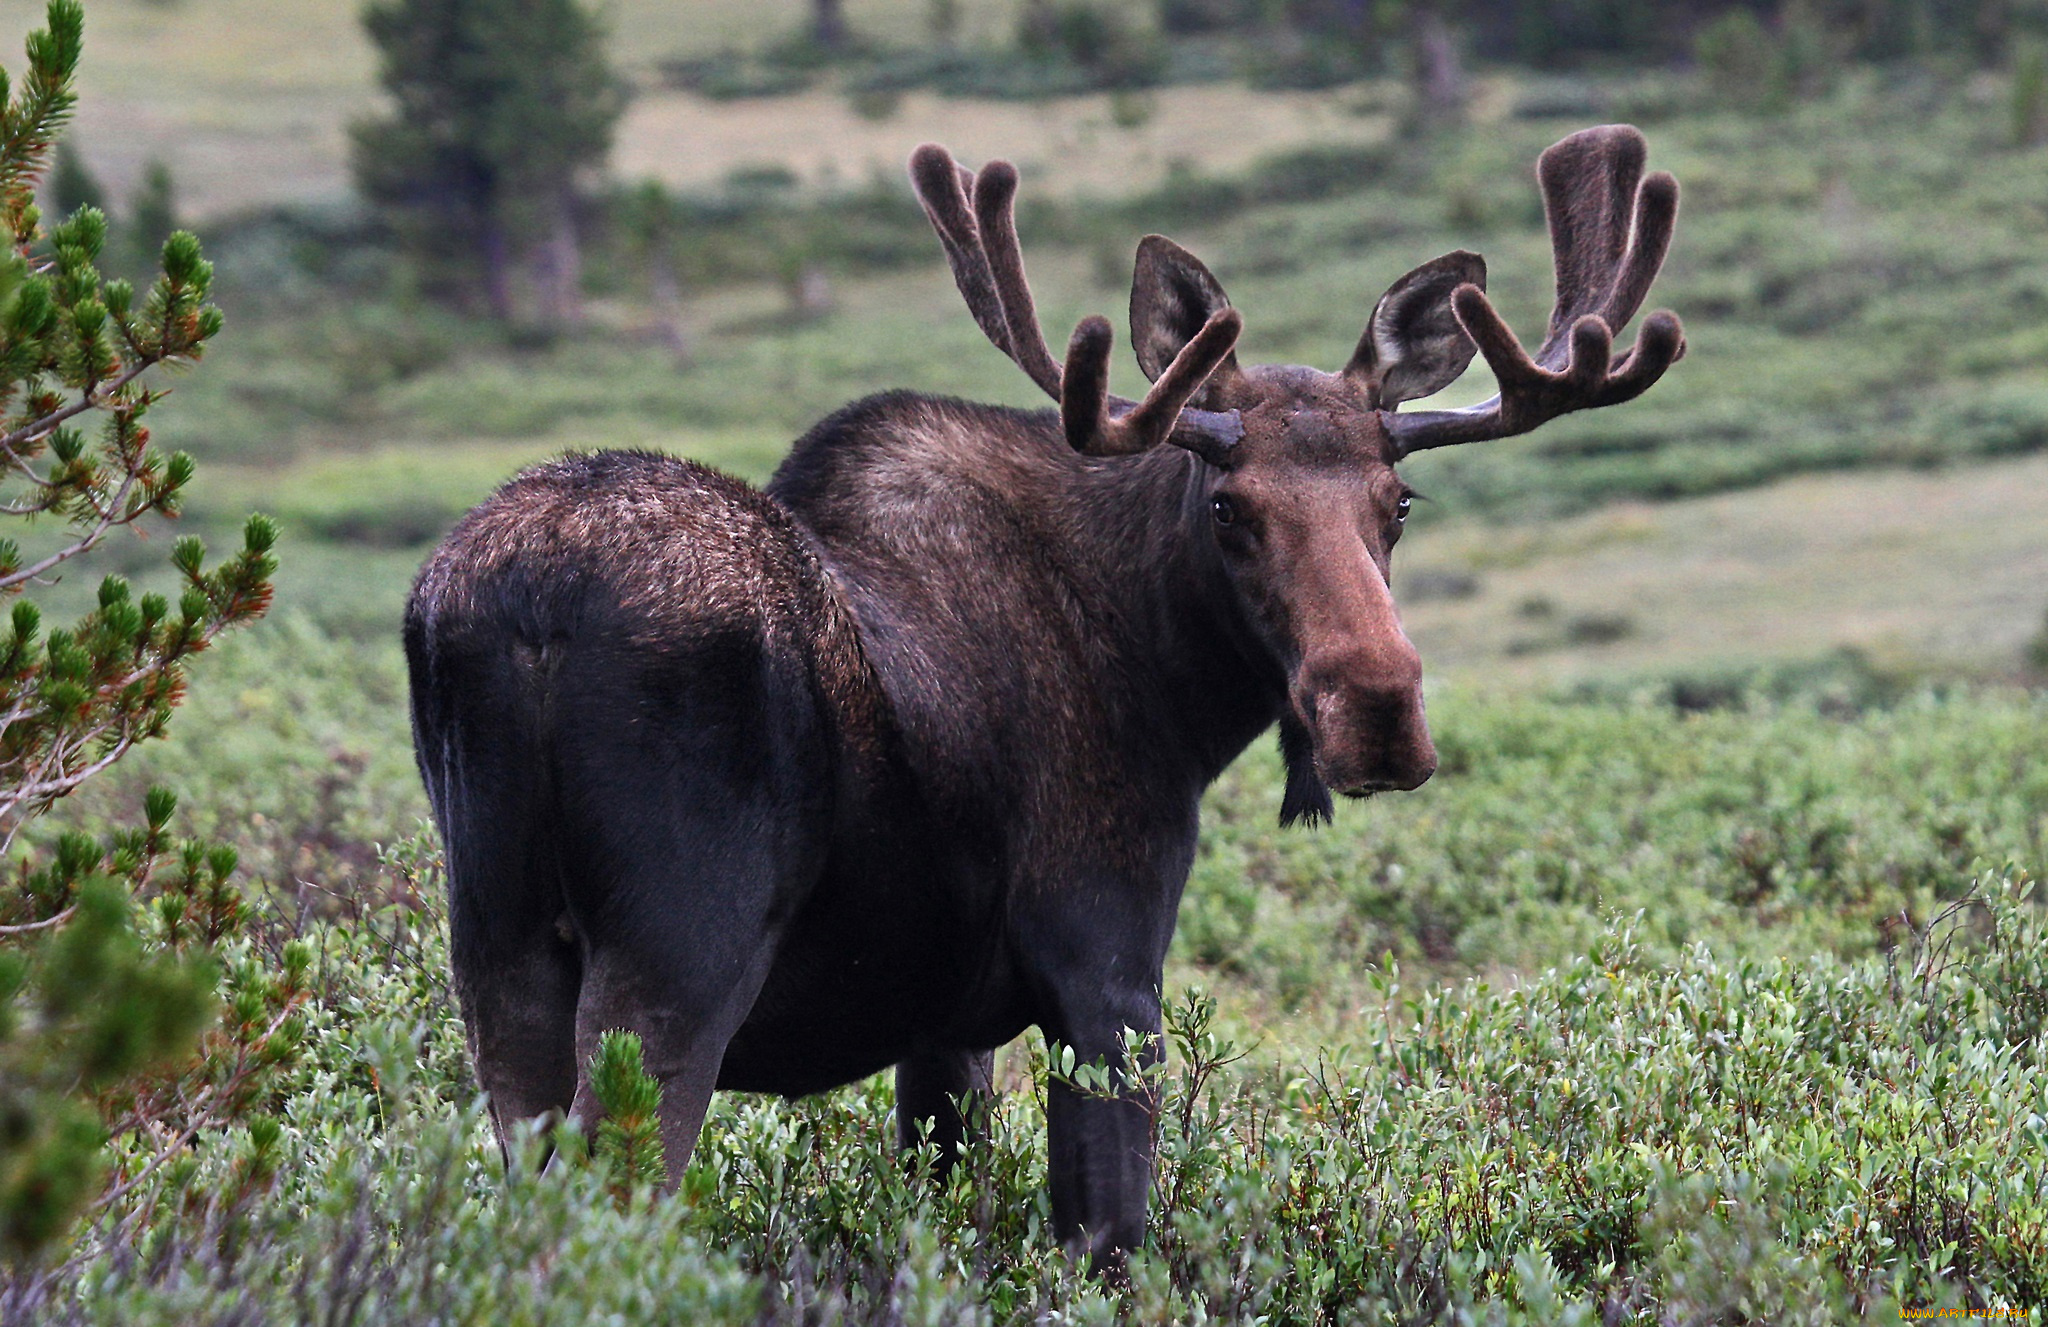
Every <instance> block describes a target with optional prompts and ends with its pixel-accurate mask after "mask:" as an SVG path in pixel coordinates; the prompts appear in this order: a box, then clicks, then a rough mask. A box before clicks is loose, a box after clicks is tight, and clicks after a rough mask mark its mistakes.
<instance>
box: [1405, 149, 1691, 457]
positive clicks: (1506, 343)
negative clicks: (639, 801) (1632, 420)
mask: <svg viewBox="0 0 2048 1327" xmlns="http://www.w3.org/2000/svg"><path fill="white" fill-rule="evenodd" d="M1648 150H1649V149H1648V145H1647V144H1646V143H1645V142H1644V141H1643V136H1642V134H1640V133H1639V132H1637V131H1636V130H1635V129H1634V128H1632V127H1630V126H1628V125H1603V126H1601V127H1599V128H1595V129H1585V130H1581V131H1580V132H1578V133H1576V134H1573V135H1572V136H1571V137H1569V138H1567V139H1565V140H1563V141H1562V142H1560V143H1557V144H1556V145H1554V146H1552V147H1551V148H1550V150H1548V151H1547V152H1545V153H1544V154H1543V156H1542V159H1541V160H1540V161H1539V162H1538V163H1537V167H1536V173H1537V178H1538V180H1539V181H1540V182H1541V184H1542V188H1543V210H1544V214H1545V216H1546V217H1547V218H1548V220H1549V223H1550V244H1551V250H1552V254H1553V256H1554V260H1555V264H1556V268H1557V301H1556V306H1555V307H1554V308H1553V309H1552V311H1551V315H1550V326H1549V328H1548V329H1547V330H1546V332H1545V335H1544V338H1543V344H1542V345H1540V346H1538V347H1537V349H1536V353H1535V355H1534V356H1531V355H1530V354H1529V353H1528V352H1527V351H1525V350H1524V349H1523V348H1522V344H1521V342H1520V341H1518V340H1516V338H1515V334H1514V332H1513V331H1512V330H1510V329H1509V327H1508V325H1507V323H1506V322H1505V321H1504V320H1503V319H1502V318H1501V316H1500V314H1499V313H1498V312H1496V311H1495V309H1494V307H1493V304H1492V302H1491V301H1489V300H1488V299H1487V297H1486V293H1485V292H1484V291H1482V290H1481V289H1479V287H1478V286H1476V285H1470V284H1467V285H1462V286H1459V287H1458V288H1457V290H1456V291H1455V292H1453V293H1452V295H1451V307H1452V309H1453V310H1455V312H1456V313H1457V316H1458V322H1459V323H1460V324H1461V325H1462V326H1463V327H1464V329H1465V331H1466V333H1467V334H1468V335H1469V336H1470V337H1471V338H1472V340H1473V341H1474V342H1475V343H1477V345H1478V347H1479V353H1480V354H1482V355H1484V356H1485V357H1486V363H1487V366H1488V367H1489V368H1491V369H1492V370H1493V375H1494V378H1495V379H1496V380H1497V381H1498V382H1499V384H1500V392H1499V394H1498V395H1496V396H1494V397H1492V398H1491V399H1489V400H1486V401H1482V402H1480V403H1479V404H1478V405H1475V406H1468V407H1466V408H1464V409H1462V410H1423V411H1417V412H1416V413H1414V414H1405V415H1404V414H1396V413H1392V412H1389V413H1388V414H1387V415H1386V421H1387V428H1388V431H1389V432H1390V433H1391V434H1392V436H1393V440H1394V445H1395V448H1396V450H1397V451H1398V453H1399V454H1400V455H1403V456H1406V455H1409V454H1410V453H1413V452H1418V451H1422V450H1424V449H1426V448H1430V447H1445V446H1449V445H1451V444H1453V443H1461V442H1479V441H1483V440H1485V439H1488V438H1504V437H1508V436H1510V435H1512V434H1516V433H1526V432H1528V431H1529V430H1530V429H1533V428H1535V427H1536V426H1537V425H1539V424H1542V423H1544V422H1545V421H1546V420H1551V419H1555V418H1556V417H1557V416H1559V415H1562V414H1566V413H1568V412H1570V411H1573V410H1586V409H1591V408H1594V407H1598V406H1606V405H1615V404H1618V403H1620V402H1622V401H1627V400H1631V399H1633V398H1634V397H1637V396H1640V395H1642V393H1643V392H1644V391H1645V390H1647V389H1648V388H1649V386H1650V384H1652V383H1654V382H1656V381H1657V379H1658V378H1660V377H1662V376H1663V374H1664V371H1665V370H1666V369H1668V368H1670V367H1671V365H1672V364H1674V363H1676V362H1677V361H1678V359H1679V358H1680V357H1681V356H1682V355H1684V354H1685V332H1684V329H1683V328H1682V327H1681V326H1680V325H1679V321H1678V316H1677V315H1676V314H1673V313H1671V312H1669V311H1668V310H1659V311H1658V312H1656V313H1653V314H1651V315H1650V316H1649V317H1648V318H1646V319H1645V320H1644V321H1643V328H1642V331H1641V332H1640V333H1639V334H1638V336H1637V338H1636V344H1635V345H1634V346H1633V347H1632V348H1631V349H1630V350H1629V351H1628V352H1627V353H1626V354H1624V355H1623V356H1622V357H1621V359H1620V360H1619V362H1615V360H1614V334H1615V332H1617V331H1618V330H1620V329H1621V328H1622V327H1624V326H1625V325H1627V323H1628V321H1629V319H1631V318H1633V317H1634V316H1635V313H1636V310H1637V309H1638V308H1640V307H1641V305H1642V302H1643V299H1644V297H1645V296H1647V295H1648V294H1649V291H1650V284H1651V282H1653V281H1655V280H1656V278H1657V272H1658V269H1660V268H1661V267H1662V266H1663V265H1664V255H1665V253H1666V251H1667V250H1669V248H1670V247H1671V233H1672V229H1673V227H1674V226H1675V225H1676V223H1677V218H1678V181H1676V180H1674V179H1673V178H1672V177H1671V176H1670V175H1668V174H1666V173H1664V172H1662V171H1659V172H1658V173H1656V174H1654V175H1651V176H1649V177H1648V178H1647V179H1646V178H1644V176H1643V163H1644V159H1645V157H1646V156H1647V155H1648Z"/></svg>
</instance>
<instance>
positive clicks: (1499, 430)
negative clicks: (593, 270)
mask: <svg viewBox="0 0 2048 1327" xmlns="http://www.w3.org/2000/svg"><path fill="white" fill-rule="evenodd" d="M1646 155H1647V146H1646V144H1645V142H1644V140H1643V136H1642V135H1641V134H1640V133H1639V132H1637V131H1636V130H1635V129H1634V128H1632V127H1629V126H1627V125H1607V126H1602V127H1599V128H1594V129H1587V130H1584V131H1582V132H1579V133H1576V134H1573V135H1572V136H1571V137H1569V138H1566V139H1564V140H1563V141H1562V142H1559V143H1557V144H1555V145H1554V146H1552V147H1551V148H1550V149H1549V150H1548V151H1546V152H1544V153H1543V155H1542V157H1541V159H1540V160H1539V162H1538V164H1537V178H1538V180H1539V182H1540V185H1541V188H1542V192H1543V204H1544V212H1545V215H1546V217H1547V219H1548V222H1549V227H1550V239H1551V247H1552V250H1553V254H1554V258H1555V267H1556V280H1557V297H1556V304H1555V307H1554V308H1553V309H1552V311H1551V315H1550V323H1549V326H1548V328H1547V329H1546V331H1545V334H1544V337H1543V340H1542V343H1541V344H1540V345H1538V347H1537V348H1536V351H1535V353H1534V354H1533V355H1532V354H1530V353H1529V352H1528V351H1527V350H1525V349H1524V348H1523V346H1522V344H1521V342H1520V341H1519V340H1518V339H1517V338H1516V336H1515V334H1514V332H1513V331H1511V330H1510V329H1509V327H1508V325H1507V323H1506V322H1505V321H1504V320H1503V319H1502V318H1501V316H1500V314H1499V313H1498V312H1497V311H1496V310H1495V309H1494V307H1493V304H1492V303H1491V301H1489V300H1488V299H1487V296H1486V263H1485V261H1484V260H1483V259H1482V258H1480V256H1479V255H1478V254H1475V253H1468V252H1466V251H1464V250H1457V251H1454V252H1452V253H1447V254H1445V255H1443V256H1442V257H1440V258H1436V259H1433V260H1431V261H1430V262H1427V263H1424V264H1423V265H1422V266H1420V267H1418V268H1416V269H1415V270H1414V271H1412V272H1409V273H1408V274H1407V275H1406V276H1403V277H1402V278H1401V279H1400V280H1398V281H1396V282H1395V283H1394V284H1393V285H1392V286H1391V287H1389V288H1388V290H1387V292H1386V293H1385V294H1384V295H1382V296H1381V297H1380V299H1379V302H1378V303H1377V304H1375V305H1374V306H1373V309H1372V313H1371V315H1370V316H1369V317H1368V318H1367V319H1366V325H1365V330H1364V333H1363V334H1362V335H1361V336H1360V337H1359V339H1358V344H1357V346H1356V348H1355V349H1354V350H1353V351H1352V352H1351V357H1350V359H1349V360H1348V361H1347V362H1346V363H1345V364H1344V366H1343V367H1342V368H1341V369H1339V370H1337V371H1336V372H1334V373H1328V372H1323V371H1321V370H1318V369H1312V368H1304V367H1300V366H1293V365H1258V366H1251V367H1246V366H1243V365H1240V364H1239V363H1238V360H1237V355H1236V344H1237V340H1238V336H1239V333H1240V332H1241V330H1242V328H1243V320H1242V318H1241V317H1240V316H1239V314H1238V312H1237V310H1236V309H1234V308H1232V307H1231V305H1230V301H1229V298H1228V297H1227V296H1226V295H1225V294H1224V293H1223V287H1222V285H1221V284H1220V283H1219V282H1218V281H1217V280H1216V278H1215V277H1214V276H1213V275H1212V274H1211V273H1210V271H1209V269H1208V268H1207V267H1205V266H1203V264H1202V263H1201V261H1200V260H1199V259H1197V258H1196V257H1195V256H1194V255H1193V254H1191V253H1189V252H1188V251H1187V250H1185V249H1183V248H1181V247H1180V246H1179V245H1177V244H1175V243H1173V242H1172V241H1171V240H1168V239H1166V238H1164V237H1162V236H1159V235H1149V236H1147V237H1146V238H1145V239H1144V240H1143V241H1142V242H1141V243H1140V244H1139V246H1138V255H1137V264H1136V271H1135V274H1134V277H1133V280H1132V285H1131V340H1132V342H1133V345H1134V346H1135V348H1136V351H1137V357H1138V364H1139V366H1140V367H1141V368H1142V369H1143V370H1144V373H1145V376H1146V377H1147V378H1148V379H1149V380H1151V384H1152V386H1151V389H1150V390H1149V391H1148V392H1147V393H1146V394H1145V397H1144V399H1143V400H1142V401H1136V402H1133V401H1129V400H1125V399H1123V398H1121V397H1117V396H1113V395H1111V394H1110V392H1109V390H1108V383H1109V357H1110V350H1111V343H1112V340H1113V333H1112V331H1111V329H1110V325H1109V323H1108V321H1107V320H1106V319H1103V318H1100V317H1090V318H1086V319H1084V320H1083V321H1082V322H1081V323H1080V325H1079V326H1078V327H1077V328H1076V329H1075V330H1074V333H1073V336H1072V338H1071V339H1070V340H1069V342H1068V344H1067V352H1066V356H1065V360H1064V362H1061V361H1059V360H1056V359H1055V358H1054V357H1053V354H1052V352H1051V350H1050V349H1049V348H1048V347H1047V345H1046V342H1045V338H1044V334H1043V332H1042V331H1041V329H1040V326H1039V322H1038V316H1037V313H1036V310H1035V308H1034V305H1033V302H1032V297H1031V289H1030V286H1029V284H1028V282H1027V281H1026V279H1025V274H1024V264H1023V258H1022V253H1021V250H1020V248H1019V245H1018V240H1017V232H1016V226H1015V220H1014V203H1015V198H1016V191H1017V171H1016V169H1015V168H1014V167H1013V166H1011V165H1010V164H1009V163H1008V162H1003V161H996V162H991V163H989V164H988V165H986V166H984V167H983V168H982V169H981V171H980V172H979V173H974V172H970V171H968V170H967V169H966V168H965V167H962V166H960V165H959V164H957V163H956V162H955V161H954V160H953V158H952V156H951V155H950V154H948V153H947V152H946V150H945V149H943V148H941V147H939V146H937V145H934V144H927V145H925V146H923V147H921V148H919V149H918V150H917V152H916V153H915V154H914V155H913V156H912V158H911V176H912V179H913V181H914V183H915V185H916V188H917V193H918V196H919V198H920V200H921V201H922V202H923V204H924V208H925V211H926V214H927V215H928V216H929V217H930V219H931V222H932V225H933V228H934V229H935V230H937V232H938V234H939V239H940V241H941V243H942V244H943V245H944V247H945V250H946V257H947V260H948V262H949V264H950V266H951V267H952V271H953V279H954V282H955V284H956V285H957V286H958V287H959V289H960V293H961V295H962V296H963V297H964V298H965V299H966V301H967V307H968V309H969V311H970V312H971V313H972V314H973V315H974V318H975V321H976V322H977V323H979V324H980V326H981V328H982V330H983V332H985V333H986V334H987V336H988V338H989V340H990V341H992V342H994V343H995V345H996V347H997V348H998V349H1000V350H1002V351H1003V352H1004V353H1005V354H1007V355H1008V356H1009V357H1010V358H1011V359H1012V360H1014V361H1015V362H1016V363H1017V365H1018V367H1019V368H1021V369H1023V370H1024V372H1025V373H1026V374H1028V375H1029V376H1030V377H1031V379H1032V381H1034V382H1036V383H1037V384H1038V385H1039V387H1040V388H1042V389H1043V390H1044V391H1045V392H1046V394H1047V395H1048V396H1050V397H1052V399H1053V400H1055V401H1056V402H1058V403H1059V413H1060V422H1061V426H1062V429H1063V431H1064V433H1065V435H1066V439H1067V441H1068V443H1070V444H1071V445H1072V446H1073V447H1074V449H1075V450H1076V451H1077V452H1080V453H1082V454H1083V455H1086V456H1093V457H1118V456H1128V455H1132V454H1136V453H1140V452H1145V451H1149V450H1150V449H1152V448H1154V447H1158V446H1160V445H1162V444H1168V445H1172V446H1175V447H1180V448H1184V449H1186V450H1187V451H1189V452H1192V453H1194V454H1195V455H1196V456H1198V457H1200V458H1201V461H1202V463H1203V483H1202V490H1201V492H1202V497H1203V498H1204V499H1205V501H1203V503H1202V504H1201V506H1202V507H1203V509H1204V511H1205V513H1206V517H1205V520H1204V524H1205V525H1206V527H1207V531H1208V537H1209V538H1212V539H1213V541H1214V545H1215V548H1216V550H1217V552H1218V554H1219V556H1220V560H1221V562H1222V564H1223V566H1224V567H1225V568H1226V569H1227V576H1228V580H1229V582H1230V583H1231V585H1232V586H1233V587H1234V589H1235V592H1236V594H1237V595H1238V596H1239V598H1240V599H1241V602H1242V607H1243V610H1244V617H1245V619H1246V620H1247V621H1248V622H1249V623H1251V624H1252V628H1253V630H1254V631H1255V633H1256V634H1257V636H1258V638H1259V639H1260V640H1261V641H1262V642H1263V644H1264V646H1265V647H1266V649H1267V650H1269V651H1270V653H1271V657H1272V658H1273V660H1274V661H1276V662H1277V663H1278V665H1279V667H1280V669H1281V670H1282V671H1283V672H1284V675H1285V678H1286V690H1287V702H1286V707H1285V710H1284V711H1283V714H1282V717H1281V720H1280V736H1281V748H1282V751H1283V752H1284V754H1285V756H1286V760H1287V766H1288V785H1287V793H1286V797H1285V800H1284V802H1283V805H1282V810H1281V819H1282V821H1283V823H1287V822H1292V821H1294V820H1297V819H1303V818H1306V819H1308V820H1310V821H1311V822H1313V821H1315V820H1317V819H1321V818H1326V817H1327V816H1328V814H1329V812H1330V792H1329V790H1330V789H1335V790H1336V791H1338V792H1341V793H1345V794H1347V795H1352V796H1363V795H1366V794H1369V793H1373V792H1378V791H1383V790H1394V789H1401V790H1406V789H1412V788H1416V787H1419V786H1421V784H1422V783H1423V782H1424V781H1426V780H1427V779H1428V778H1429V777H1430V775H1431V774H1433V773H1434V772H1435V770H1436V749H1435V746H1434V744H1433V743H1432V742H1431V740H1430V735H1429V727H1428V723H1427V721H1426V719H1425V718H1424V715H1423V702H1422V666H1421V661H1420V659H1419V657H1418V656H1417V654H1416V651H1415V647H1414V645H1413V644H1411V643H1410V641H1409V640H1408V637H1407V635H1406V634H1405V633H1404V632H1403V631H1402V628H1401V624H1400V619H1399V616H1398V614H1397V612H1396V610H1395V606H1394V600H1393V595H1392V593H1391V591H1390V590H1389V588H1388V577H1389V559H1390V557H1391V555H1392V552H1393V548H1394V544H1395V543H1396V542H1397V541H1398V540H1399V538H1400V536H1401V530H1402V525H1403V523H1404V522H1405V521H1406V519H1407V516H1408V510H1409V505H1410V502H1411V500H1412V498H1413V496H1414V494H1413V492H1412V491H1411V490H1410V489H1409V488H1408V486H1407V485H1406V484H1405V483H1403V482H1402V480H1401V478H1400V476H1399V475H1398V474H1397V473H1396V466H1397V464H1398V463H1399V462H1400V461H1401V460H1402V459H1403V458H1404V457H1407V456H1409V455H1411V454H1413V453H1415V452H1418V451H1422V450H1425V449H1428V448H1432V447H1444V446H1450V445H1452V444H1456V443H1468V442H1481V441H1485V440H1487V439H1490V438H1502V437H1508V436H1511V435H1513V434H1518V433H1526V432H1528V431H1529V430H1531V429H1533V428H1536V427H1537V426H1538V425H1540V424H1542V423H1544V422H1545V421H1546V420H1550V419H1554V418H1556V417H1557V416H1559V415H1562V414H1566V413H1568V412H1570V411H1573V410H1584V409H1588V408H1592V407H1596V406H1606V405H1615V404H1618V403H1620V402H1623V401H1627V400H1630V399H1632V398H1634V397H1636V396H1639V395H1641V394H1642V393H1643V391H1645V390H1646V389H1647V388H1648V387H1649V386H1650V385H1651V384H1652V383H1654V382H1656V381H1657V379H1658V378H1659V377H1661V376H1662V375H1663V373H1664V371H1665V370H1666V369H1667V368H1669V367H1670V366H1671V365H1672V364H1673V363H1674V362H1676V361H1677V360H1678V359H1679V358H1680V357H1681V356H1682V355H1683V354H1684V353H1685V338H1684V333H1683V331H1682V329H1681V328H1680V325H1679V321H1678V318H1677V317H1676V316H1675V315H1673V314H1672V313H1670V312H1668V311H1659V312H1656V313H1653V314H1651V315H1650V316H1649V317H1648V318H1646V319H1645V320H1644V322H1643V326H1642V329H1641V331H1640V333H1639V334H1638V336H1637V339H1636V343H1635V345H1634V346H1632V347H1631V348H1629V349H1628V350H1627V351H1625V352H1622V353H1620V354H1617V353H1616V350H1615V346H1614V340H1615V335H1616V333H1617V332H1618V331H1620V330H1621V329H1622V328H1624V327H1625V326H1626V325H1627V324H1628V322H1629V320H1630V319H1631V318H1633V317H1634V316H1635V313H1636V310H1637V309H1638V308H1639V307H1640V306H1641V304H1642V302H1643V299H1644V297H1645V296H1646V295H1647V294H1648V293H1649V289H1650V285H1651V282H1652V281H1653V280H1655V278H1656V275H1657V272H1658V270H1659V268H1660V267H1661V266H1662V265H1663V262H1664V256H1665V252H1666V250H1667V249H1668V248H1669V246H1670V242H1671V235H1672V229H1673V226H1674V223H1675V221H1676V218H1677V212H1678V184H1677V181H1676V180H1674V179H1673V178H1672V177H1671V176H1670V175H1668V174H1665V173H1663V172H1658V173H1655V174H1651V175H1648V176H1646V175H1645V174H1644V172H1643V167H1644V159H1645V157H1646ZM1475 353H1476V354H1479V355H1483V356H1484V357H1485V359H1486V363H1487V366H1488V368H1490V369H1491V370H1492V371H1493V374H1494V377H1495V379H1496V380H1497V382H1498V385H1499V390H1498V392H1497V394H1496V395H1494V396H1493V397H1491V398H1490V399H1488V400H1486V401H1483V402H1481V403H1480V404H1478V405H1473V406H1468V407H1465V408H1462V409H1450V410H1416V411H1409V412H1403V411H1402V410H1401V407H1402V406H1403V405H1404V404H1406V403H1408V402H1412V401H1417V400H1420V399H1422V398H1424V397H1428V396H1431V395H1433V394H1434V393H1436V392H1438V391H1440V390H1441V389H1443V388H1444V387H1446V386H1448V385H1450V384H1451V383H1452V382H1453V381H1455V380H1456V379H1457V378H1458V376H1459V375H1460V374H1462V373H1463V372H1464V371H1465V369H1466V367H1467V366H1468V365H1469V364H1470V363H1471V361H1472V357H1473V355H1474V354H1475Z"/></svg>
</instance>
